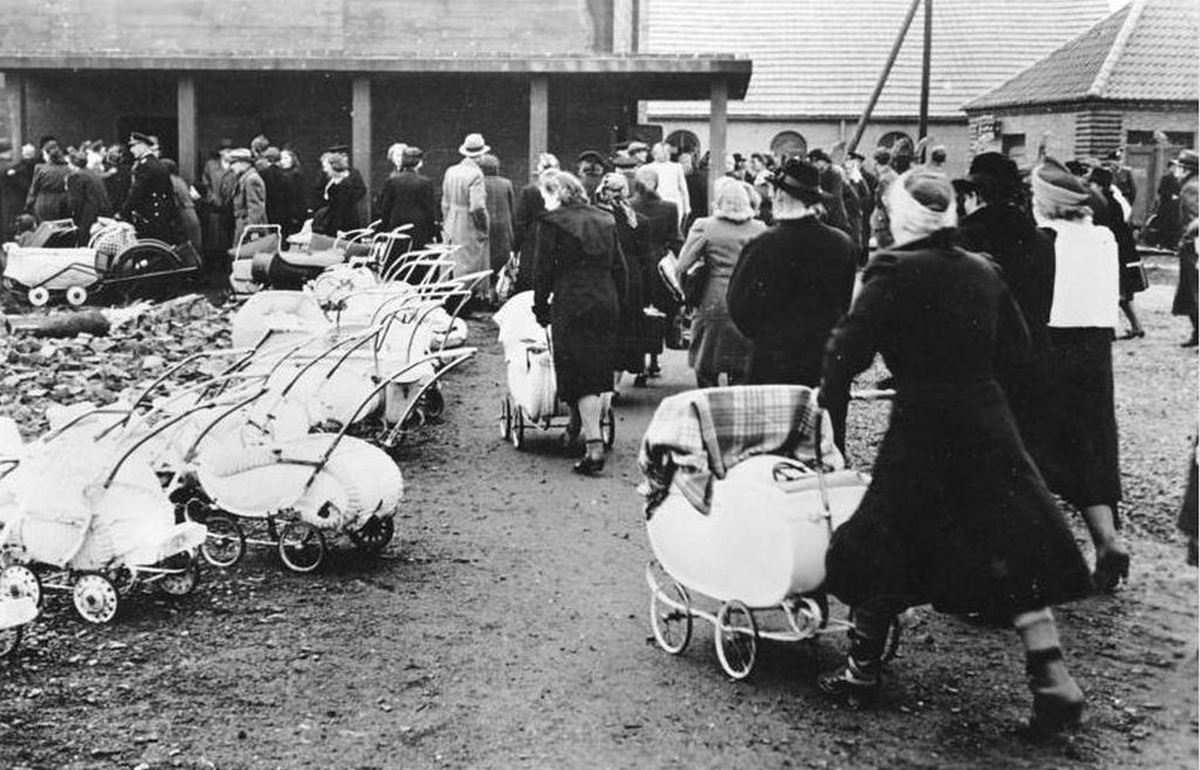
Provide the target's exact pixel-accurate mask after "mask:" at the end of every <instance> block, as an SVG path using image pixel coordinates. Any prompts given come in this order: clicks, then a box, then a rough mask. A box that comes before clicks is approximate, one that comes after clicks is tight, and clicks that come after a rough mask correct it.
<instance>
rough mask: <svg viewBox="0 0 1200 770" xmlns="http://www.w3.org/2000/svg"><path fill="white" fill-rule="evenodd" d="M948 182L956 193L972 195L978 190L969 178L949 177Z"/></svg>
mask: <svg viewBox="0 0 1200 770" xmlns="http://www.w3.org/2000/svg"><path fill="white" fill-rule="evenodd" d="M950 184H951V185H953V186H954V193H955V194H956V195H972V194H975V193H978V192H979V189H978V188H977V187H976V186H975V183H974V182H972V181H971V180H970V179H951V180H950Z"/></svg>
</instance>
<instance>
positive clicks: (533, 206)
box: [513, 182, 546, 292]
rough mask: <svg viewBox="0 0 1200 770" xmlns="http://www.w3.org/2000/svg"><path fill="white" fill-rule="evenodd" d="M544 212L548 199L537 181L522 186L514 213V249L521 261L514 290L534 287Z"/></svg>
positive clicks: (519, 290) (525, 289) (518, 290)
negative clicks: (540, 226) (540, 229)
mask: <svg viewBox="0 0 1200 770" xmlns="http://www.w3.org/2000/svg"><path fill="white" fill-rule="evenodd" d="M544 213H546V201H545V200H544V199H543V198H542V193H541V190H539V189H538V186H537V183H536V182H535V183H533V184H527V185H525V186H524V187H522V188H521V191H520V193H518V194H517V203H516V211H515V212H514V213H513V251H515V252H516V253H517V255H518V257H517V258H518V260H519V262H520V267H519V268H518V269H517V280H516V285H515V286H514V287H513V291H514V292H521V291H529V290H531V289H532V288H533V275H534V261H535V260H536V258H537V242H538V226H539V220H540V219H541V216H542V214H544Z"/></svg>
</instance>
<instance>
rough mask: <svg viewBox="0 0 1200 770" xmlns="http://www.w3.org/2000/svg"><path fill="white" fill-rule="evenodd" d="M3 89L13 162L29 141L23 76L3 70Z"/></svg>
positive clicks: (17, 158)
mask: <svg viewBox="0 0 1200 770" xmlns="http://www.w3.org/2000/svg"><path fill="white" fill-rule="evenodd" d="M4 89H5V91H6V92H7V93H8V121H9V122H8V128H9V137H10V138H11V139H12V153H13V162H14V163H15V162H16V161H18V160H20V159H21V145H22V144H24V143H25V142H27V141H29V140H28V139H27V138H26V137H27V136H28V135H29V130H28V126H27V125H26V123H27V122H28V119H29V117H28V114H27V109H26V106H25V76H24V75H22V74H20V73H17V72H11V71H10V72H5V73H4ZM22 205H24V201H22ZM5 216H8V215H7V214H6V215H5ZM8 218H9V219H11V218H12V217H8Z"/></svg>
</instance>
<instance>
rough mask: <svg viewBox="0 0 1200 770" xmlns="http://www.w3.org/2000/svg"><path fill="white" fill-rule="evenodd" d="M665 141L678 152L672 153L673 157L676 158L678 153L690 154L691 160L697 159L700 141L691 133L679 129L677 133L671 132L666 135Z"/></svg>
mask: <svg viewBox="0 0 1200 770" xmlns="http://www.w3.org/2000/svg"><path fill="white" fill-rule="evenodd" d="M666 141H667V144H669V145H671V146H672V147H674V148H675V149H676V150H677V151H678V152H675V153H672V154H673V155H675V156H678V155H679V153H684V152H687V153H691V155H692V157H693V158H697V157H699V153H700V139H699V137H697V136H696V135H695V134H693V133H692V132H691V131H685V130H683V129H680V130H679V131H672V132H671V133H670V134H668V135H667V140H666Z"/></svg>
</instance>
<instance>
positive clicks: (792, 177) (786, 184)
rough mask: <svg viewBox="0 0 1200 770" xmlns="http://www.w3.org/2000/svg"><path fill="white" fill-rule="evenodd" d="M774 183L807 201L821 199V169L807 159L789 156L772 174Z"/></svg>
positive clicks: (772, 182) (795, 196)
mask: <svg viewBox="0 0 1200 770" xmlns="http://www.w3.org/2000/svg"><path fill="white" fill-rule="evenodd" d="M769 181H770V182H771V184H772V185H774V186H775V187H778V188H779V189H780V190H783V191H784V192H785V193H787V194H788V195H791V196H792V197H793V198H799V199H800V200H802V201H804V202H805V203H809V204H812V203H818V202H820V201H821V198H822V193H821V171H820V170H819V169H818V168H817V167H816V166H814V165H813V164H812V163H809V162H808V161H806V160H801V159H800V158H788V159H787V160H786V161H784V164H783V166H781V167H780V168H779V170H777V171H776V172H775V173H774V174H772V175H771V177H770V180H769Z"/></svg>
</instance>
